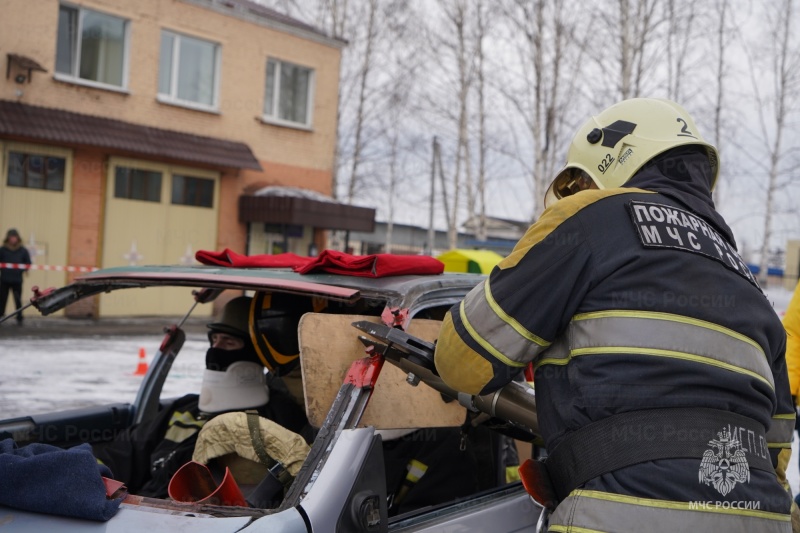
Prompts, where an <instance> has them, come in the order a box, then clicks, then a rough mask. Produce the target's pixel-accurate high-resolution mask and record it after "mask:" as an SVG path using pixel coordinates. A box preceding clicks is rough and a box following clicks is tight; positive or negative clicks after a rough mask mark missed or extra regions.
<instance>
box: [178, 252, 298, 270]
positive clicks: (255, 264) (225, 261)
mask: <svg viewBox="0 0 800 533" xmlns="http://www.w3.org/2000/svg"><path fill="white" fill-rule="evenodd" d="M194 257H195V259H197V260H198V261H200V262H201V263H202V264H204V265H214V266H225V267H235V268H281V267H283V268H293V267H297V266H300V265H304V264H306V263H308V262H310V261H312V260H313V259H314V258H313V257H301V256H299V255H295V254H290V253H285V254H276V255H267V254H262V255H242V254H237V253H236V252H234V251H232V250H230V249H229V248H225V249H224V250H223V251H221V252H209V251H207V250H198V252H197V253H196V254H195V256H194Z"/></svg>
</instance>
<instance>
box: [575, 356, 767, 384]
mask: <svg viewBox="0 0 800 533" xmlns="http://www.w3.org/2000/svg"><path fill="white" fill-rule="evenodd" d="M619 353H624V354H633V355H654V356H656V357H672V358H674V359H683V360H684V361H694V362H696V363H703V364H706V365H711V366H716V367H719V368H724V369H725V370H731V371H733V372H739V373H740V374H746V375H748V376H751V377H754V378H756V379H759V380H761V381H763V382H764V383H766V384H767V385H769V386H770V388H771V389H774V388H775V387H773V386H772V384H771V383H770V382H769V380H767V379H765V378H763V377H761V376H760V375H758V374H756V373H755V372H751V371H750V370H745V369H743V368H740V367H738V366H735V365H732V364H729V363H723V362H722V361H717V360H716V359H711V358H710V357H703V356H701V355H694V354H690V353H684V352H674V351H672V350H653V349H648V348H629V347H627V346H601V347H598V348H580V349H577V350H572V351H571V352H570V357H573V356H575V357H577V356H580V355H589V354H604V355H614V354H619Z"/></svg>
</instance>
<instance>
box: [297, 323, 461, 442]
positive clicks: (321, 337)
mask: <svg viewBox="0 0 800 533" xmlns="http://www.w3.org/2000/svg"><path fill="white" fill-rule="evenodd" d="M359 320H369V321H371V322H375V323H380V320H379V319H378V318H377V317H371V316H361V315H332V314H325V313H307V314H305V315H303V318H302V319H301V320H300V327H299V329H298V334H299V337H300V366H301V368H302V373H303V392H304V396H305V401H306V414H307V415H308V419H309V421H310V422H311V425H313V426H315V427H320V426H321V425H322V423H323V422H324V420H325V416H326V415H327V414H328V411H329V410H330V408H331V405H333V401H334V400H335V399H336V394H337V393H338V392H339V388H340V387H341V386H342V381H343V380H344V377H345V375H346V374H347V370H348V369H349V368H350V364H351V363H352V362H353V361H355V360H356V359H360V358H362V357H365V356H366V354H365V352H364V345H363V344H361V342H360V341H359V340H358V336H359V335H364V336H368V335H366V334H365V333H363V332H362V331H360V330H357V329H356V328H354V327H353V326H352V325H351V324H352V323H353V322H356V321H359ZM441 324H442V323H441V322H440V321H438V320H425V319H416V320H412V321H411V325H410V326H409V328H408V333H409V334H411V335H414V336H416V337H419V338H421V339H424V340H427V341H433V340H435V339H436V337H437V336H438V334H439V328H440V326H441ZM465 417H466V412H465V409H464V408H463V407H461V406H460V405H459V404H458V402H449V403H445V401H444V400H443V399H442V396H441V395H440V394H439V393H438V392H436V391H435V390H433V389H432V388H430V387H428V386H427V385H425V384H424V383H420V384H419V385H418V386H416V387H413V386H411V385H409V384H408V383H406V374H405V373H404V372H403V371H401V370H400V369H399V368H397V367H395V366H394V365H392V364H391V363H388V362H386V363H384V365H383V369H382V370H381V374H380V377H379V378H378V382H377V384H376V385H375V392H374V393H373V394H372V398H370V401H369V405H368V406H367V409H366V411H365V412H364V416H363V417H362V419H361V422H360V423H359V427H366V426H374V427H375V428H377V429H404V428H426V427H448V426H460V425H461V424H463V423H464V418H465Z"/></svg>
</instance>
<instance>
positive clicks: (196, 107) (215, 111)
mask: <svg viewBox="0 0 800 533" xmlns="http://www.w3.org/2000/svg"><path fill="white" fill-rule="evenodd" d="M156 100H157V101H158V103H160V104H166V105H171V106H175V107H182V108H184V109H191V110H192V111H202V112H203V113H209V114H212V115H221V114H222V113H221V112H220V110H219V108H217V107H211V106H207V105H203V104H195V103H194V102H188V101H186V100H176V99H174V98H170V97H168V96H164V95H162V94H159V95H157V96H156Z"/></svg>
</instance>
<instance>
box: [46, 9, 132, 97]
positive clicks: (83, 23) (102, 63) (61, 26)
mask: <svg viewBox="0 0 800 533" xmlns="http://www.w3.org/2000/svg"><path fill="white" fill-rule="evenodd" d="M127 49H128V21H127V20H125V19H123V18H120V17H115V16H114V15H108V14H106V13H101V12H99V11H94V10H91V9H86V8H82V7H73V6H70V5H68V4H61V5H60V6H59V9H58V39H57V45H56V73H57V74H60V75H62V76H64V77H66V78H73V79H75V80H83V81H86V82H90V83H97V84H100V85H108V86H113V87H123V88H124V87H125V86H126V85H127V75H126V72H127V68H126V58H127Z"/></svg>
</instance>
